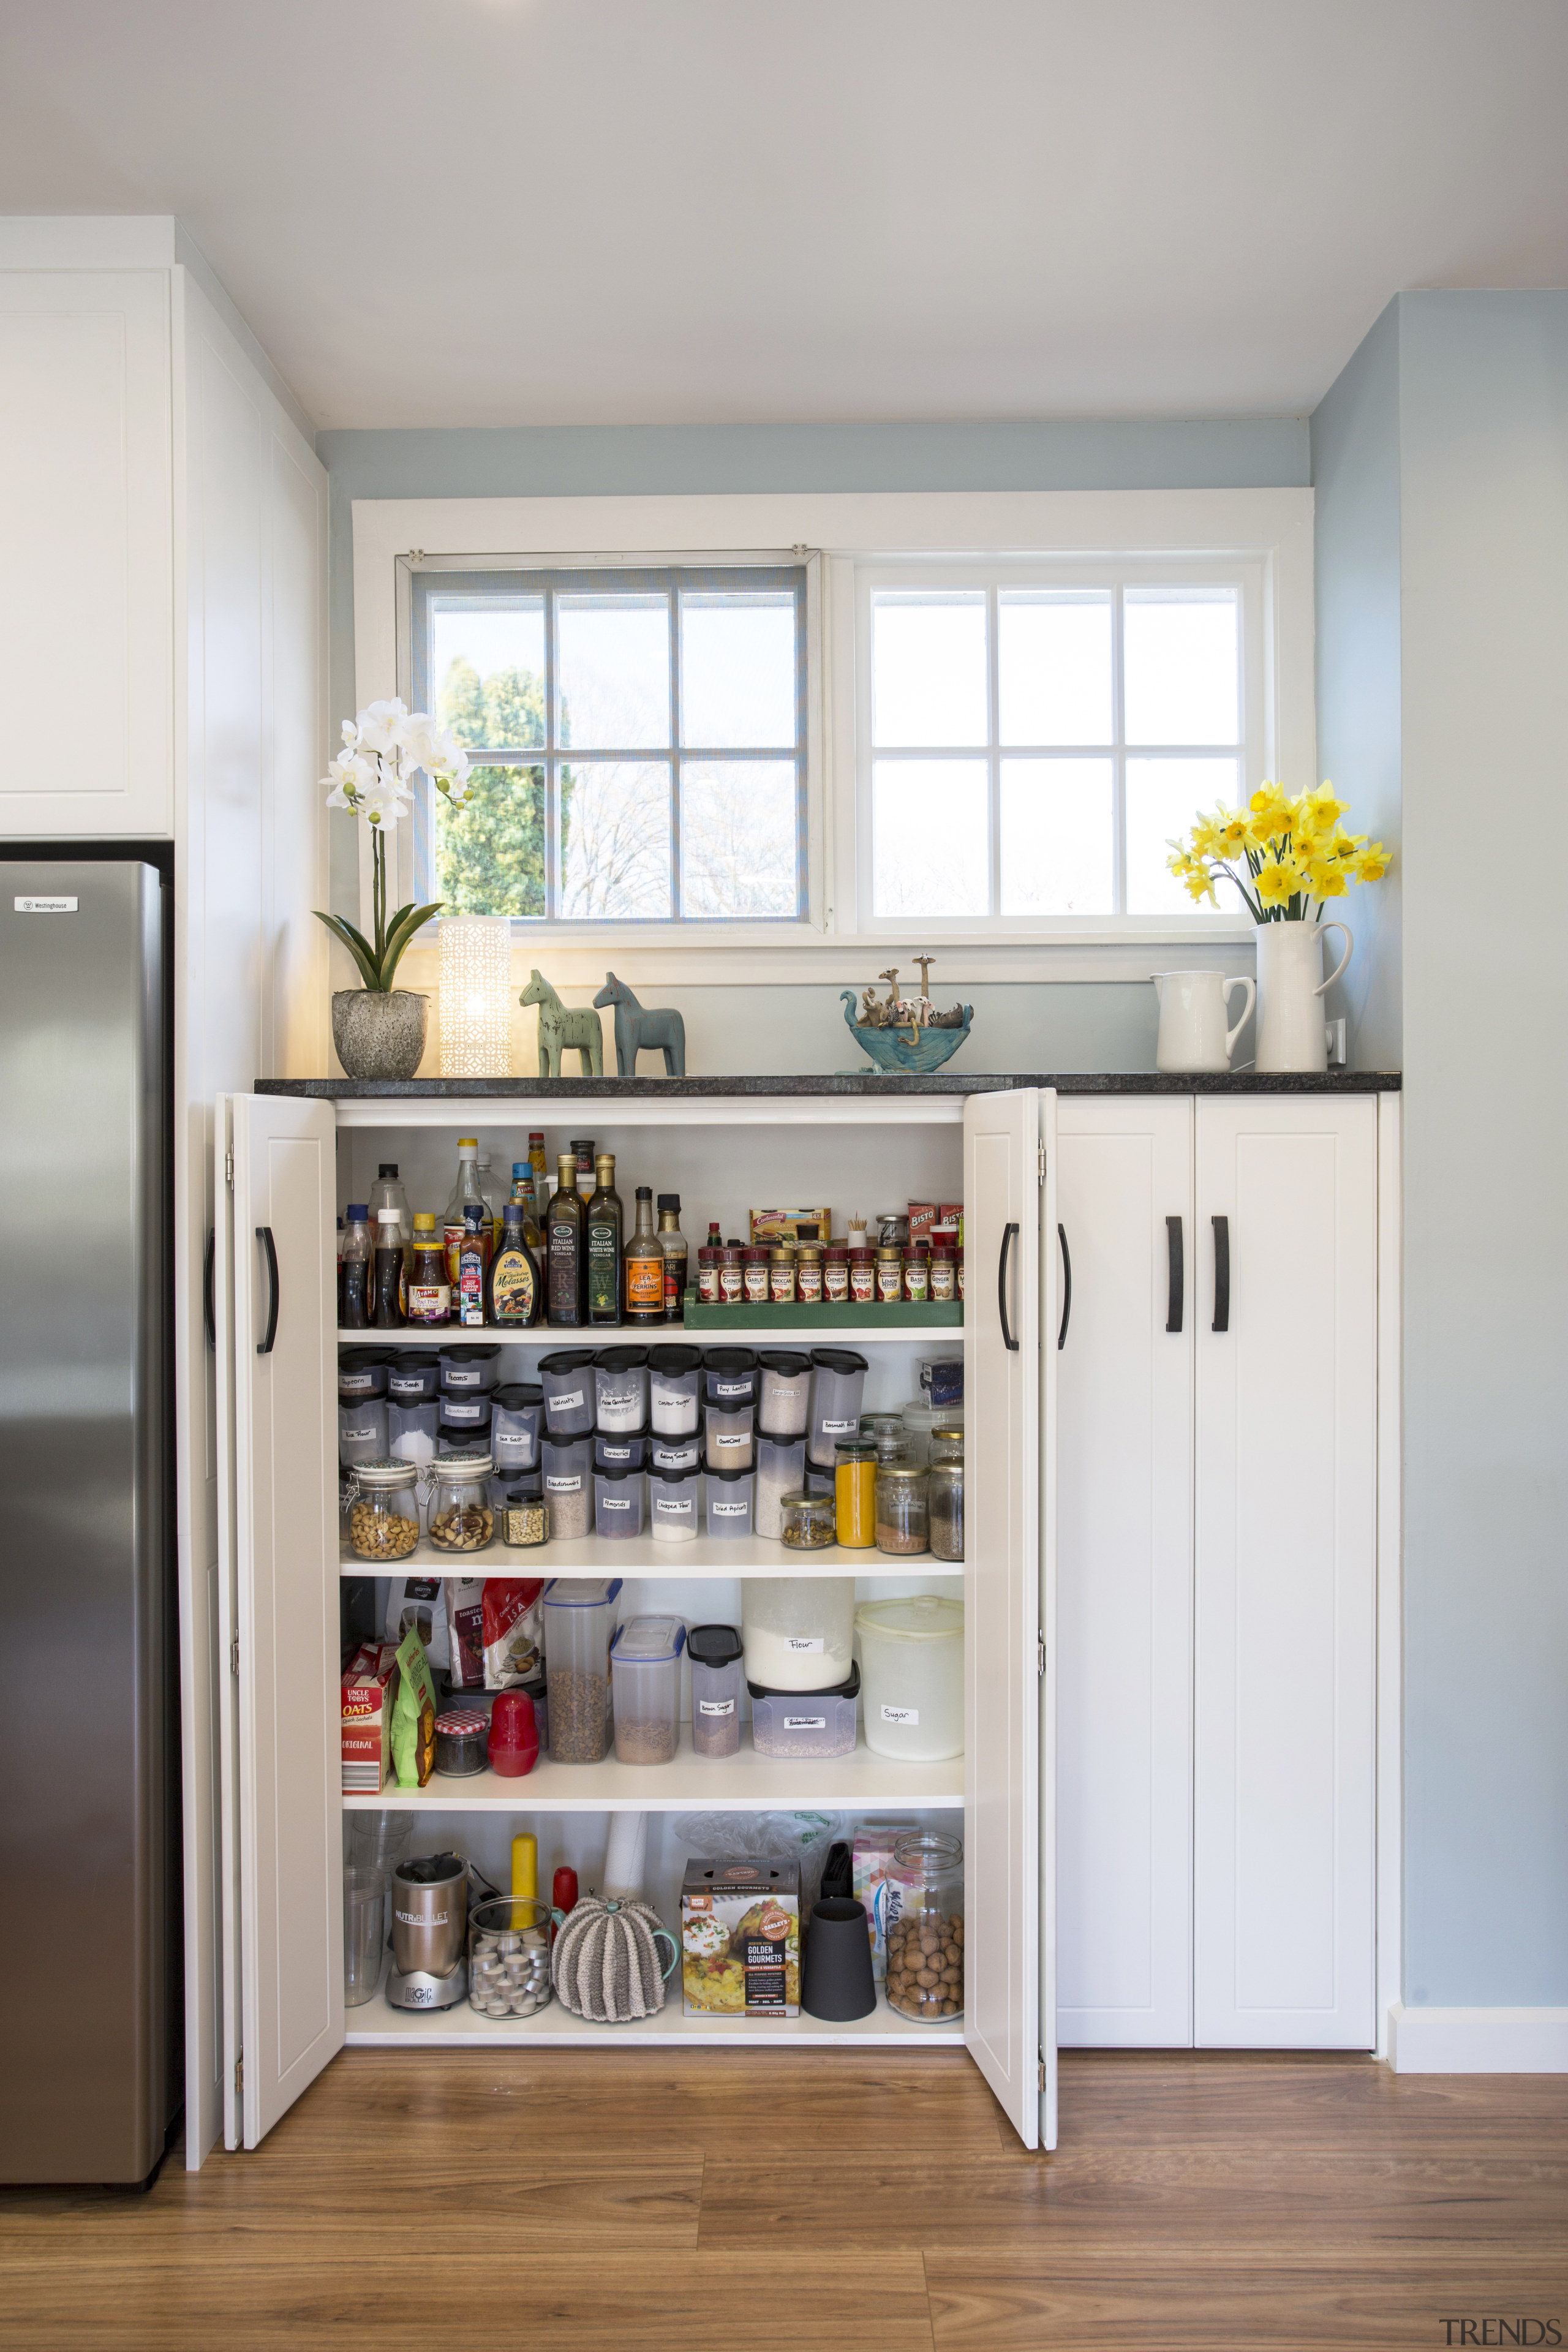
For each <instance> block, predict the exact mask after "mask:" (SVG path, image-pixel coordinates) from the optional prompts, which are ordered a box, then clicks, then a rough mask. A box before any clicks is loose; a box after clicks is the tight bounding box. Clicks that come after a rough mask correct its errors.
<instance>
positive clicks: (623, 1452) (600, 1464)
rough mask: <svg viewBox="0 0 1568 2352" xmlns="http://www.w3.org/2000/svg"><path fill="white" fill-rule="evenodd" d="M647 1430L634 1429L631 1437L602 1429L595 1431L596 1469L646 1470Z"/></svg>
mask: <svg viewBox="0 0 1568 2352" xmlns="http://www.w3.org/2000/svg"><path fill="white" fill-rule="evenodd" d="M647 1442H648V1441H647V1430H646V1429H634V1430H633V1432H632V1433H631V1435H630V1436H629V1437H622V1436H620V1435H619V1434H618V1433H616V1432H614V1431H611V1430H606V1429H600V1430H596V1431H595V1433H594V1467H595V1470H646V1469H647Z"/></svg>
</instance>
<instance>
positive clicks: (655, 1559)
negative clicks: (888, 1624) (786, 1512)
mask: <svg viewBox="0 0 1568 2352" xmlns="http://www.w3.org/2000/svg"><path fill="white" fill-rule="evenodd" d="M339 1565H340V1570H341V1572H342V1575H344V1576H384V1575H386V1574H388V1573H389V1572H390V1571H391V1570H396V1571H397V1573H398V1574H399V1575H400V1576H406V1575H413V1574H415V1573H416V1571H417V1570H421V1569H428V1570H435V1571H436V1572H437V1573H438V1574H440V1575H443V1576H506V1577H518V1576H658V1577H664V1578H672V1577H673V1578H679V1579H681V1580H684V1579H686V1578H687V1577H696V1576H713V1577H720V1576H725V1577H728V1576H790V1577H795V1576H857V1577H859V1576H874V1577H881V1576H894V1577H903V1578H906V1579H907V1578H909V1577H911V1576H918V1577H925V1576H952V1577H961V1576H962V1575H963V1561H962V1560H946V1559H936V1558H935V1557H934V1556H933V1555H932V1554H931V1552H914V1553H901V1554H900V1553H897V1552H885V1551H877V1550H875V1549H860V1548H858V1547H857V1548H855V1549H845V1548H842V1547H840V1546H839V1545H837V1544H830V1545H828V1546H827V1548H826V1550H823V1551H788V1550H786V1549H784V1545H783V1544H782V1543H772V1542H768V1541H765V1540H764V1539H763V1538H761V1537H756V1538H752V1541H750V1542H748V1543H738V1542H736V1541H734V1540H733V1539H732V1538H725V1537H723V1536H696V1537H694V1538H692V1540H691V1542H690V1543H655V1542H653V1541H652V1539H651V1538H649V1539H647V1540H643V1539H641V1538H639V1539H637V1540H634V1541H627V1540H626V1538H618V1539H615V1540H611V1541H609V1542H606V1541H605V1538H603V1537H602V1536H584V1537H582V1538H580V1539H579V1540H578V1541H577V1542H575V1543H545V1544H537V1545H535V1546H533V1547H532V1548H531V1549H514V1548H513V1547H511V1546H510V1545H504V1546H503V1545H500V1544H497V1545H493V1546H492V1547H491V1549H489V1551H484V1552H479V1553H478V1554H472V1553H463V1552H450V1551H437V1549H436V1548H435V1546H434V1545H433V1544H428V1543H421V1544H418V1545H416V1548H415V1549H414V1550H413V1551H410V1552H405V1553H404V1555H403V1557H402V1558H401V1559H395V1560H374V1559H360V1557H359V1555H358V1553H357V1552H354V1551H351V1550H350V1549H349V1548H348V1547H347V1545H344V1546H343V1547H342V1549H341V1551H340V1554H339Z"/></svg>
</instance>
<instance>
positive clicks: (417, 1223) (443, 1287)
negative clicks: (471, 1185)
mask: <svg viewBox="0 0 1568 2352" xmlns="http://www.w3.org/2000/svg"><path fill="white" fill-rule="evenodd" d="M451 1319H452V1286H451V1283H450V1281H449V1280H448V1278H447V1244H446V1241H445V1239H444V1238H443V1236H442V1234H440V1232H439V1231H438V1230H437V1224H436V1217H435V1213H434V1211H433V1210H430V1209H421V1210H420V1212H419V1213H418V1215H417V1216H416V1218H415V1220H414V1254H413V1260H412V1263H411V1265H410V1266H409V1270H408V1320H409V1321H410V1323H415V1324H423V1325H426V1326H427V1327H433V1326H435V1325H437V1324H441V1323H449V1322H450V1321H451Z"/></svg>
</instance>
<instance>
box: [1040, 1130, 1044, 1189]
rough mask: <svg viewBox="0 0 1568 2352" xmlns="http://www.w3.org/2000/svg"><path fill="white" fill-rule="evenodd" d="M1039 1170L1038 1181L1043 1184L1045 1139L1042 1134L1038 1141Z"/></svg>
mask: <svg viewBox="0 0 1568 2352" xmlns="http://www.w3.org/2000/svg"><path fill="white" fill-rule="evenodd" d="M1039 1170H1040V1181H1041V1183H1042V1184H1043V1183H1044V1182H1045V1181H1046V1139H1045V1137H1044V1136H1043V1135H1042V1136H1041V1138H1040V1141H1039Z"/></svg>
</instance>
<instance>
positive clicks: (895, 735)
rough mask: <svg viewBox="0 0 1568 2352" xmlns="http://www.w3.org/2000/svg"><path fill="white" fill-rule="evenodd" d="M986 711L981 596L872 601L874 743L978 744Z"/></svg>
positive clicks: (924, 594) (934, 747) (888, 593)
mask: <svg viewBox="0 0 1568 2352" xmlns="http://www.w3.org/2000/svg"><path fill="white" fill-rule="evenodd" d="M985 706H986V694H985V597H984V593H983V592H981V591H979V590H975V591H968V590H963V591H961V590H957V589H948V590H944V589H940V588H938V589H929V590H928V589H923V588H921V589H904V588H899V589H889V590H879V592H878V593H876V594H874V595H873V597H872V599H871V730H872V731H871V740H872V741H873V742H874V743H877V744H880V745H889V744H891V745H898V744H908V745H910V746H911V747H912V748H916V749H921V750H926V749H929V750H931V751H941V750H942V749H943V748H944V747H945V746H946V745H948V744H950V743H984V741H985V740H987V739H986V731H985ZM900 911H901V910H900Z"/></svg>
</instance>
